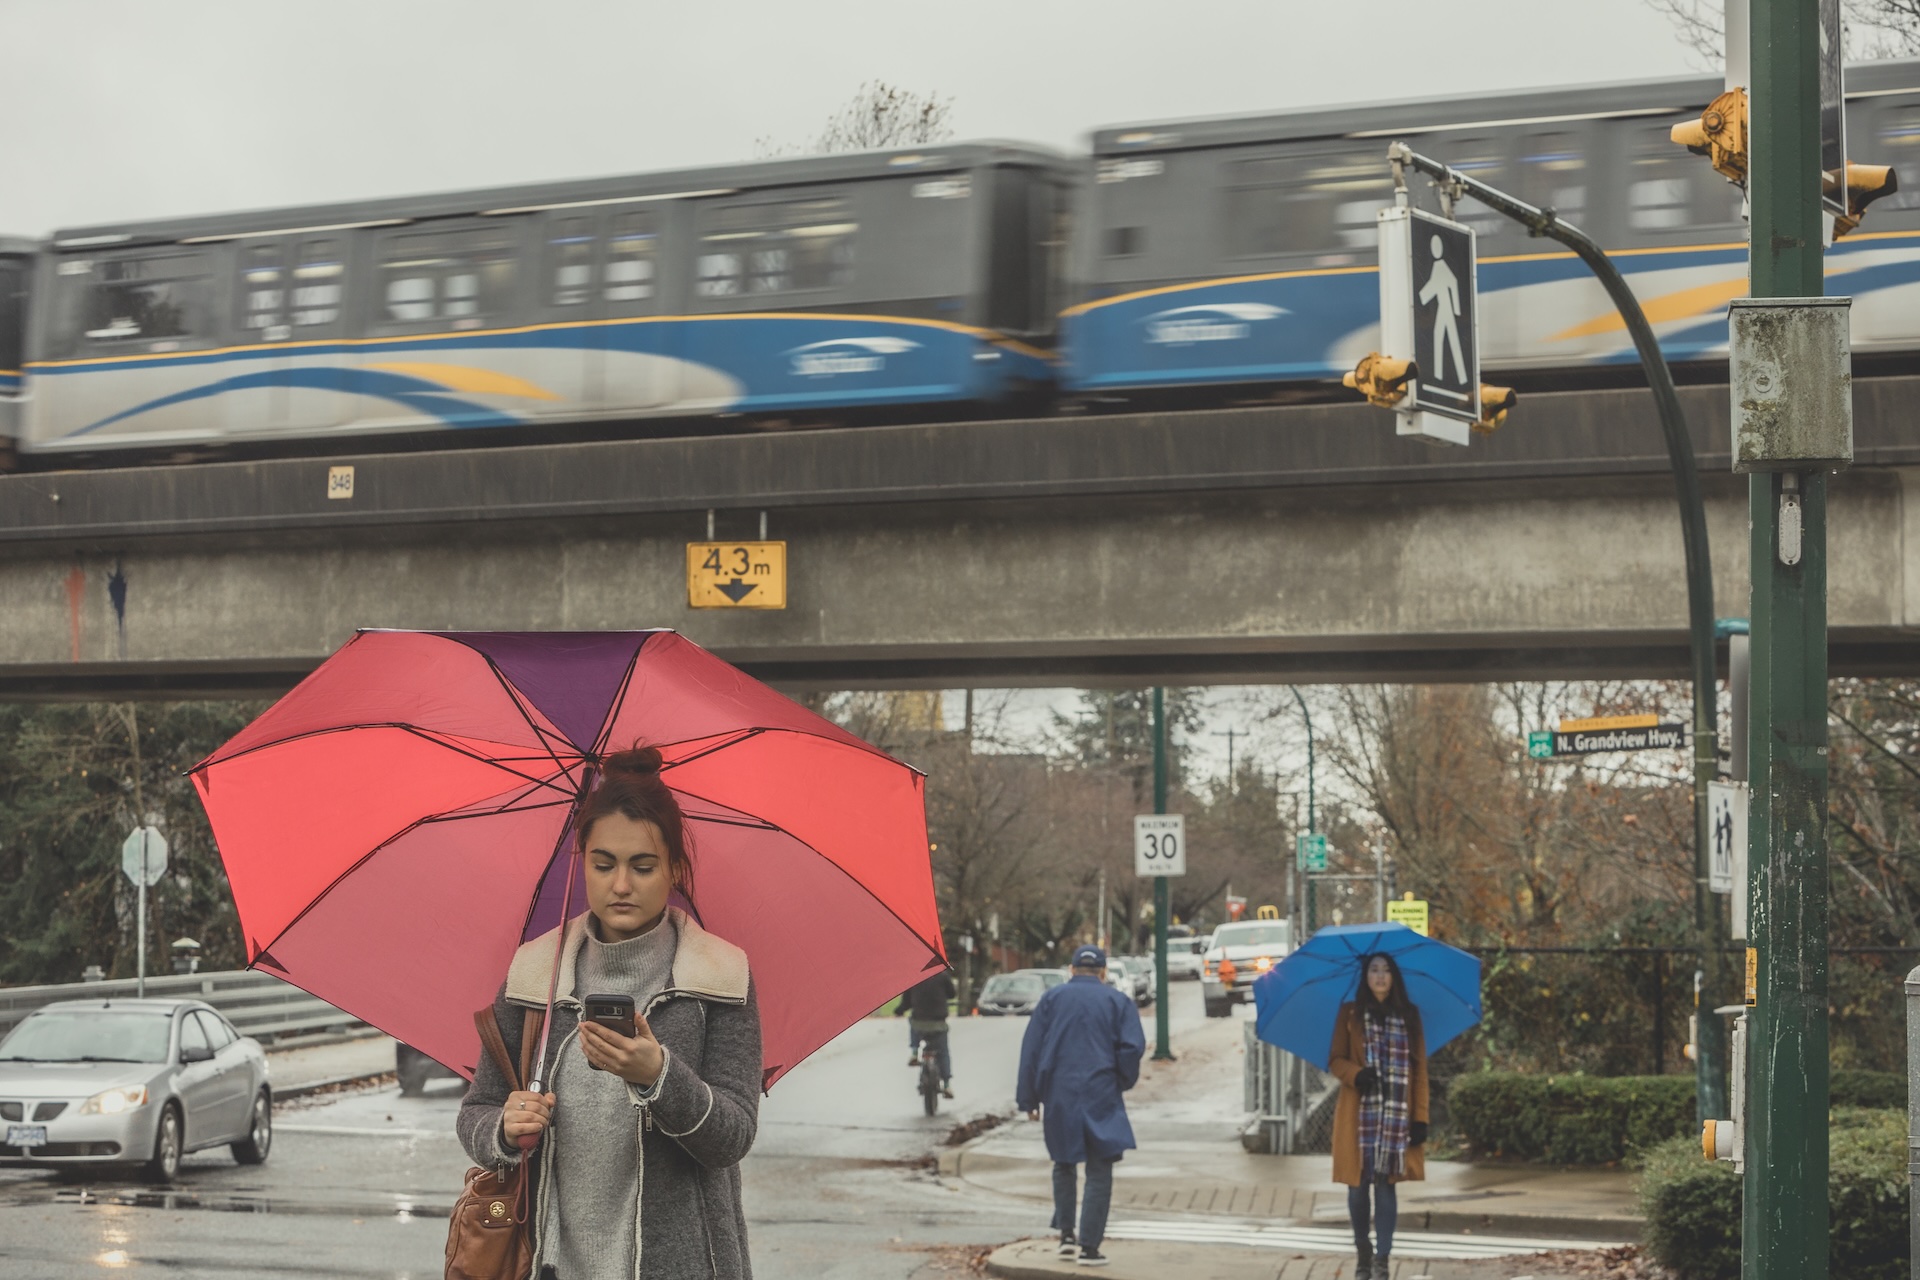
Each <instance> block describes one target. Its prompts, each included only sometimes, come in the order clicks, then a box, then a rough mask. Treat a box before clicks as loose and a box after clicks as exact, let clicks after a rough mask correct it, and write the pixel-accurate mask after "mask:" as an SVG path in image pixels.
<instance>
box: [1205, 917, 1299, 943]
mask: <svg viewBox="0 0 1920 1280" xmlns="http://www.w3.org/2000/svg"><path fill="white" fill-rule="evenodd" d="M1213 945H1214V946H1216V947H1284V946H1286V945H1287V926H1286V922H1285V921H1281V922H1280V923H1278V924H1263V925H1249V926H1248V927H1247V928H1244V929H1232V930H1228V929H1222V930H1221V931H1220V932H1219V933H1217V934H1215V935H1214V938H1213Z"/></svg>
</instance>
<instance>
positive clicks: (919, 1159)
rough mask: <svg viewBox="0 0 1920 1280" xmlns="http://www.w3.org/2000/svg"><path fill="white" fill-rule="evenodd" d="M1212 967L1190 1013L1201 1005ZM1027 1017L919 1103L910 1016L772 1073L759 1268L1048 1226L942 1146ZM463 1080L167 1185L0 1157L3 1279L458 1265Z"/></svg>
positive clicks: (314, 1117)
mask: <svg viewBox="0 0 1920 1280" xmlns="http://www.w3.org/2000/svg"><path fill="white" fill-rule="evenodd" d="M1197 988H1198V984H1196V983H1184V984H1177V985H1176V986H1175V988H1174V1000H1173V1009H1174V1022H1175V1026H1176V1028H1178V1027H1179V1026H1180V1025H1182V1024H1183V1023H1190V1022H1194V1021H1198V1018H1199V1012H1200V1011H1199V995H1198V989H1197ZM1025 1026H1026V1021H1025V1019H1021V1018H970V1019H965V1020H963V1021H957V1022H956V1023H955V1025H954V1033H953V1052H954V1064H955V1065H954V1072H955V1078H954V1091H955V1093H956V1095H957V1096H956V1098H955V1099H954V1101H952V1102H945V1103H942V1106H941V1113H940V1114H939V1115H938V1116H934V1117H927V1116H924V1115H922V1114H921V1107H920V1099H919V1097H918V1096H917V1095H916V1093H915V1092H914V1080H915V1076H914V1073H913V1072H912V1071H910V1070H909V1069H908V1068H907V1049H906V1026H905V1023H904V1021H902V1020H895V1019H869V1020H867V1021H865V1022H862V1023H859V1024H858V1025H856V1026H854V1027H853V1028H851V1029H850V1030H849V1031H847V1032H846V1033H845V1034H844V1035H842V1036H841V1037H840V1038H839V1039H837V1040H835V1041H834V1042H833V1043H832V1044H830V1045H828V1046H827V1047H826V1048H825V1049H823V1050H822V1051H821V1052H820V1053H818V1054H816V1055H815V1056H814V1057H813V1058H812V1059H810V1060H809V1061H807V1062H806V1063H803V1064H802V1065H801V1066H800V1067H799V1068H798V1069H797V1070H795V1071H794V1072H793V1073H792V1074H790V1075H789V1076H787V1078H786V1079H784V1080H783V1081H781V1082H780V1083H779V1084H778V1085H776V1086H775V1087H774V1090H773V1093H772V1095H771V1096H770V1097H768V1098H767V1099H765V1100H764V1101H763V1103H762V1106H761V1113H760V1115H761V1121H760V1134H759V1138H758V1140H757V1142H756V1143H755V1146H754V1150H753V1153H752V1155H750V1156H749V1157H748V1159H747V1162H746V1165H745V1180H746V1207H747V1217H748V1222H749V1228H750V1231H751V1235H752V1248H753V1261H754V1272H755V1275H756V1277H757V1278H758V1280H843V1278H844V1280H908V1278H909V1277H911V1278H913V1280H933V1278H934V1277H939V1276H942V1275H944V1274H948V1273H952V1274H955V1275H958V1274H960V1273H962V1272H963V1271H964V1270H965V1266H966V1259H967V1256H968V1254H969V1253H970V1252H971V1251H972V1250H973V1249H974V1248H977V1247H979V1246H984V1245H990V1244H998V1243H1001V1242H1004V1241H1007V1240H1012V1239H1015V1238H1018V1237H1020V1236H1025V1235H1030V1234H1034V1233H1037V1232H1042V1231H1044V1230H1045V1229H1046V1216H1045V1213H1044V1211H1042V1212H1040V1213H1038V1214H1036V1212H1035V1209H1034V1207H1033V1206H1031V1205H1029V1204H1026V1203H1022V1202H1019V1201H1014V1200H1009V1199H1003V1198H999V1197H993V1196H989V1195H985V1194H983V1193H979V1192H967V1191H962V1190H958V1189H955V1188H952V1187H949V1186H946V1185H943V1184H942V1183H941V1182H940V1181H939V1180H938V1179H937V1178H936V1176H935V1175H934V1172H933V1169H932V1164H933V1156H934V1154H935V1152H936V1151H937V1150H938V1149H939V1147H940V1144H941V1143H942V1142H943V1141H944V1139H945V1138H946V1137H947V1135H948V1133H949V1132H950V1131H951V1129H952V1127H953V1126H954V1124H955V1123H956V1122H959V1121H964V1120H968V1119H971V1118H973V1117H976V1116H979V1115H981V1114H984V1113H987V1112H999V1113H1001V1114H1006V1113H1009V1112H1011V1110H1012V1092H1013V1073H1014V1065H1015V1062H1016V1060H1017V1058H1018V1053H1019V1038H1020V1035H1021V1033H1022V1031H1023V1030H1024V1029H1025ZM459 1097H460V1087H459V1084H458V1082H456V1081H445V1082H436V1083H435V1084H434V1085H433V1086H431V1087H430V1089H429V1092H428V1094H427V1096H425V1097H422V1098H402V1097H401V1096H400V1095H399V1093H398V1091H397V1090H396V1089H394V1088H393V1087H391V1086H389V1087H387V1088H384V1089H377V1090H371V1091H365V1092H360V1093H355V1094H351V1095H347V1096H341V1097H336V1098H333V1099H330V1100H327V1101H324V1102H313V1103H312V1104H310V1105H302V1103H301V1102H299V1101H296V1102H295V1103H292V1104H288V1105H285V1106H282V1107H281V1108H279V1109H278V1111H277V1115H276V1126H277V1132H276V1136H275V1140H274V1148H273V1155H272V1158H271V1159H270V1160H269V1161H268V1162H267V1163H266V1165H264V1166H261V1167H257V1168H242V1167H240V1166H238V1165H236V1164H235V1163H234V1162H233V1160H232V1158H231V1156H230V1155H228V1153H227V1152H226V1150H225V1149H224V1148H221V1149H218V1150H215V1151H208V1152H200V1153H197V1154H195V1155H192V1156H189V1157H188V1158H187V1160H186V1161H185V1163H184V1164H183V1166H182V1169H181V1174H180V1177H179V1178H178V1179H177V1180H176V1181H175V1182H174V1183H173V1184H172V1185H171V1186H168V1187H152V1186H146V1185H143V1184H141V1183H139V1182H138V1181H136V1180H133V1179H130V1178H125V1177H118V1176H104V1177H100V1176H96V1177H92V1178H82V1177H78V1176H61V1175H55V1174H50V1173H42V1172H39V1171H37V1170H0V1280H14V1278H16V1277H18V1278H19V1280H68V1278H70V1277H81V1276H87V1277H97V1276H100V1275H101V1274H103V1273H110V1272H140V1273H145V1274H149V1275H169V1276H208V1277H227V1276H247V1277H252V1276H323V1277H324V1276H340V1277H362V1276H366V1277H383V1278H391V1280H426V1278H429V1277H438V1276H440V1275H441V1274H442V1271H443V1264H444V1259H443V1251H444V1247H445V1242H446V1213H447V1210H448V1208H449V1206H451V1204H452V1202H453V1198H454V1196H455V1195H456V1194H457V1193H458V1191H459V1188H460V1184H461V1178H462V1175H463V1174H464V1172H465V1170H466V1168H467V1159H466V1156H465V1154H464V1153H463V1152H462V1151H461V1150H460V1146H459V1143H458V1142H456V1141H455V1140H454V1137H453V1117H454V1113H455V1112H456V1111H457V1110H458V1107H459Z"/></svg>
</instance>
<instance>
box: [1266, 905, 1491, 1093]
mask: <svg viewBox="0 0 1920 1280" xmlns="http://www.w3.org/2000/svg"><path fill="white" fill-rule="evenodd" d="M1375 952H1385V953H1386V954H1387V955H1390V956H1392V957H1393V961H1394V963H1395V964H1397V965H1399V966H1400V976H1401V977H1402V978H1403V979H1405V980H1406V984H1407V996H1408V998H1410V999H1411V1000H1412V1001H1413V1003H1414V1006H1415V1007H1416V1008H1418V1009H1419V1010H1420V1027H1421V1030H1422V1031H1423V1032H1424V1033H1425V1035H1426V1041H1427V1052H1428V1053H1432V1052H1433V1051H1434V1050H1436V1049H1438V1048H1439V1047H1440V1046H1441V1045H1443V1044H1445V1043H1447V1041H1449V1040H1451V1039H1453V1038H1454V1037H1455V1036H1457V1035H1459V1034H1460V1033H1461V1032H1462V1031H1465V1030H1466V1029H1467V1028H1468V1027H1470V1026H1472V1025H1473V1024H1474V1023H1476V1022H1478V1021H1480V960H1479V958H1478V957H1476V956H1472V955H1469V954H1468V953H1466V952H1465V951H1462V950H1460V949H1459V948H1458V947H1450V946H1448V945H1447V944H1446V943H1444V942H1435V941H1434V940H1433V939H1432V938H1427V937H1422V936H1421V935H1420V934H1417V933H1415V932H1414V931H1413V930H1411V929H1409V928H1407V926H1405V925H1403V924H1347V925H1334V926H1332V927H1329V928H1326V929H1322V930H1320V931H1319V932H1318V933H1316V934H1314V935H1313V936H1312V937H1311V938H1309V939H1307V941H1306V943H1305V945H1303V946H1301V947H1300V948H1299V949H1298V950H1296V951H1294V953H1293V954H1292V955H1290V956H1288V957H1287V958H1286V959H1285V960H1282V961H1281V962H1280V963H1279V964H1278V965H1276V966H1275V967H1274V968H1273V969H1272V970H1271V971H1270V972H1268V973H1266V974H1264V975H1262V976H1261V977H1260V978H1258V979H1257V980H1256V981H1255V982H1254V984H1253V1003H1254V1009H1255V1011H1256V1012H1255V1015H1254V1017H1255V1021H1254V1034H1255V1035H1258V1036H1259V1037H1260V1038H1261V1039H1262V1040H1265V1041H1266V1042H1267V1043H1268V1044H1273V1045H1279V1046H1280V1047H1281V1048H1282V1049H1285V1050H1286V1051H1287V1052H1288V1053H1291V1054H1293V1055H1295V1056H1296V1057H1300V1058H1305V1059H1306V1060H1307V1061H1308V1062H1311V1063H1312V1064H1313V1065H1314V1066H1316V1067H1319V1068H1320V1069H1321V1070H1322V1071H1325V1070H1326V1069H1327V1053H1328V1051H1329V1050H1330V1049H1332V1048H1333V1024H1334V1020H1335V1019H1336V1018H1337V1017H1338V1016H1339V1013H1340V1006H1341V1005H1343V1004H1345V1003H1347V1002H1348V1001H1349V1000H1351V999H1353V997H1354V993H1355V992H1356V991H1358V990H1359V988H1360V965H1361V962H1362V961H1363V960H1365V959H1366V957H1368V956H1370V955H1372V954H1374V953H1375Z"/></svg>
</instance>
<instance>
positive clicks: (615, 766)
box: [600, 747, 664, 774]
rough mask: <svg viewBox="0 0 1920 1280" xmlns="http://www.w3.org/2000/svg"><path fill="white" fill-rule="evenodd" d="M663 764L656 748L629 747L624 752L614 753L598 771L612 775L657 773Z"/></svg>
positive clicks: (658, 749)
mask: <svg viewBox="0 0 1920 1280" xmlns="http://www.w3.org/2000/svg"><path fill="white" fill-rule="evenodd" d="M662 763H664V760H663V758H662V756H661V755H660V748H658V747H629V748H628V749H627V750H625V751H616V752H614V753H613V754H612V755H610V756H608V757H607V758H606V760H605V761H604V762H603V763H602V764H601V766H600V771H601V772H602V773H606V774H613V773H637V774H650V773H659V772H660V766H661V764H662Z"/></svg>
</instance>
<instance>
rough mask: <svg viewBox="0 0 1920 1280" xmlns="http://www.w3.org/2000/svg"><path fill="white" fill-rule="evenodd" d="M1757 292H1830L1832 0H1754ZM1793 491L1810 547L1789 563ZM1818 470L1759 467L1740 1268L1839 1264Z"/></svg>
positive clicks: (1768, 1275)
mask: <svg viewBox="0 0 1920 1280" xmlns="http://www.w3.org/2000/svg"><path fill="white" fill-rule="evenodd" d="M1752 15H1753V20H1752V27H1751V33H1752V34H1751V40H1752V45H1751V48H1752V59H1751V64H1752V71H1753V95H1752V104H1753V105H1752V108H1751V113H1752V119H1751V125H1750V129H1749V133H1748V140H1749V147H1750V160H1751V169H1750V183H1751V188H1750V193H1749V194H1750V202H1751V208H1752V218H1753V224H1752V240H1751V254H1750V259H1751V263H1752V268H1751V269H1752V280H1751V292H1752V295H1753V296H1754V297H1756V298H1791V297H1817V296H1819V294H1820V293H1821V292H1822V285H1823V279H1822V270H1821V267H1822V263H1821V256H1822V255H1821V230H1822V228H1821V211H1820V159H1819V156H1820V122H1819V109H1820V68H1819V48H1820V0H1753V8H1752ZM1794 490H1797V491H1798V493H1799V496H1800V502H1801V519H1802V522H1803V523H1802V534H1801V544H1800V558H1799V563H1798V564H1795V565H1786V564H1782V563H1781V557H1780V552H1779V512H1780V504H1781V500H1782V495H1783V493H1787V492H1791V491H1794ZM1826 496H1827V489H1826V475H1825V474H1824V472H1820V471H1806V472H1799V473H1794V472H1779V473H1759V474H1755V475H1752V476H1750V477H1749V478H1748V496H1747V510H1748V520H1749V524H1750V527H1751V529H1752V533H1753V537H1752V546H1751V556H1752V561H1751V565H1750V568H1751V571H1752V576H1753V588H1752V589H1753V595H1752V601H1751V606H1750V610H1749V612H1750V614H1751V619H1752V621H1751V630H1752V639H1751V642H1750V643H1751V651H1752V660H1751V661H1752V667H1751V684H1750V694H1749V696H1750V699H1751V703H1750V706H1751V711H1750V715H1749V719H1748V727H1749V748H1748V751H1749V755H1748V760H1749V773H1750V776H1751V778H1752V788H1753V790H1752V801H1751V808H1750V809H1749V811H1748V831H1749V844H1748V866H1749V869H1750V879H1749V895H1750V896H1749V902H1750V903H1751V904H1752V917H1753V918H1752V927H1751V929H1750V930H1749V938H1748V945H1749V946H1750V947H1751V948H1753V953H1750V955H1749V961H1748V962H1749V964H1752V965H1753V966H1754V971H1755V977H1756V980H1757V981H1756V993H1755V994H1756V1002H1755V1007H1754V1009H1753V1011H1752V1013H1751V1015H1750V1019H1751V1020H1750V1022H1749V1024H1748V1033H1749V1035H1750V1036H1751V1040H1750V1042H1749V1043H1750V1046H1751V1047H1750V1048H1749V1049H1748V1052H1747V1062H1748V1064H1749V1065H1748V1084H1747V1097H1748V1108H1747V1130H1746V1133H1745V1134H1744V1135H1743V1137H1744V1140H1745V1142H1746V1148H1747V1156H1746V1187H1745V1193H1746V1194H1745V1208H1744V1216H1745V1221H1744V1222H1743V1223H1742V1228H1743V1229H1742V1248H1741V1274H1742V1275H1743V1277H1745V1280H1789V1277H1791V1278H1792V1280H1804V1278H1805V1277H1810V1276H1824V1275H1826V1274H1827V1230H1828V1226H1827V1105H1828V1096H1827V857H1826V838H1825V817H1826V811H1827V771H1826V751H1827V563H1826V555H1827V522H1826V516H1827V510H1826V508H1827V503H1826Z"/></svg>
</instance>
